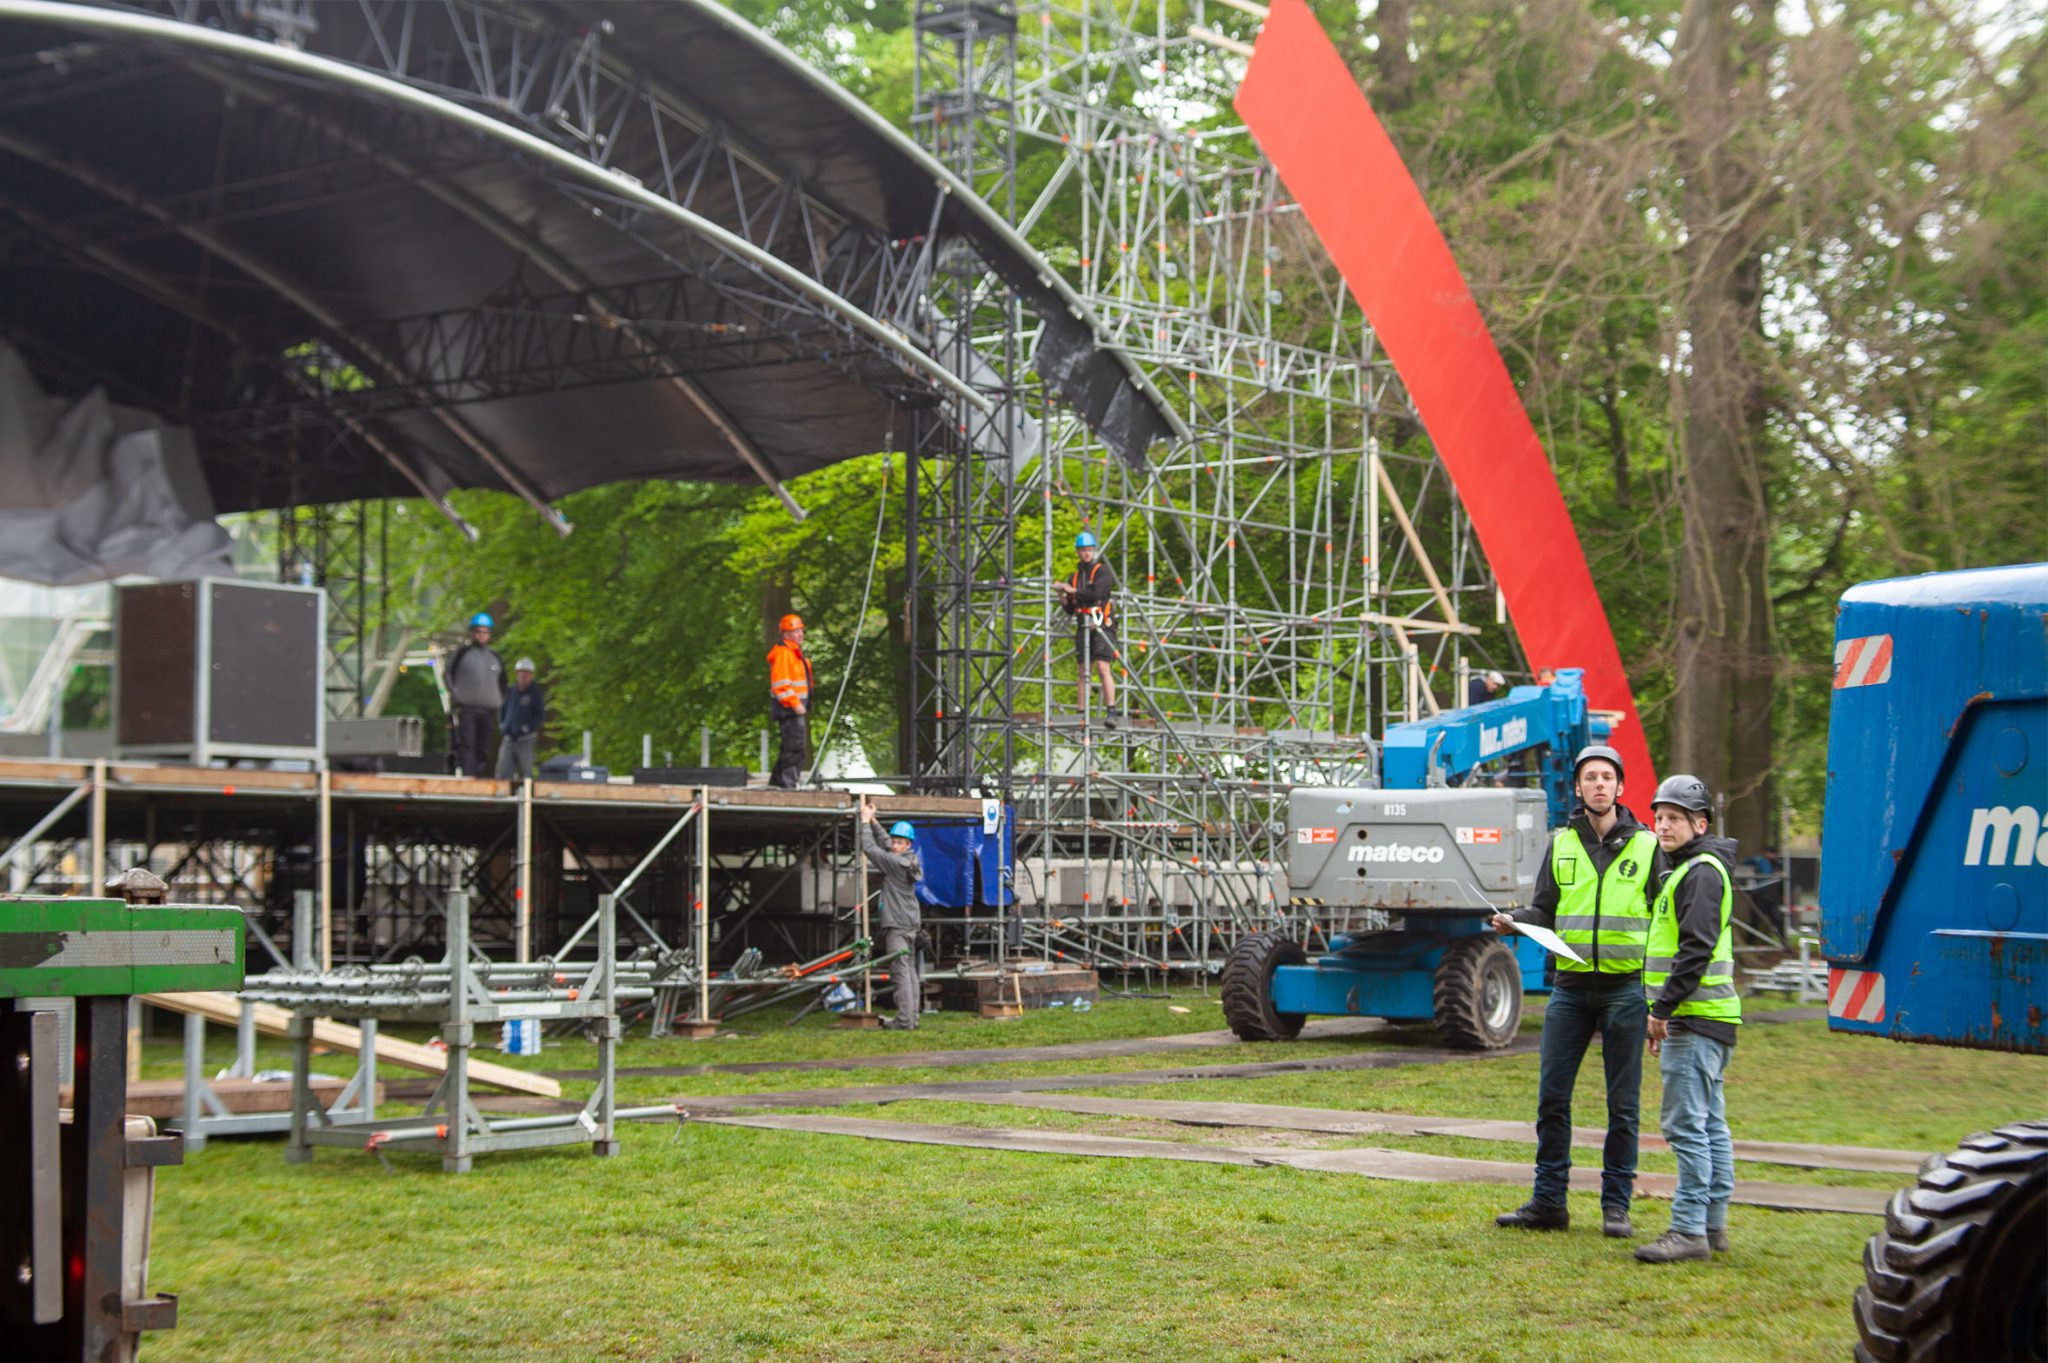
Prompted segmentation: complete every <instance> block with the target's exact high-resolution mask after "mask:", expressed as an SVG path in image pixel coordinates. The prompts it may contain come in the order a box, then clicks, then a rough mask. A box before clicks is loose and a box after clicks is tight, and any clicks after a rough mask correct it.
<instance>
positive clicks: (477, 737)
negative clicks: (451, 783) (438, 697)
mask: <svg viewBox="0 0 2048 1363" xmlns="http://www.w3.org/2000/svg"><path fill="white" fill-rule="evenodd" d="M497 726H498V716H497V715H496V714H495V713H494V712H493V711H491V710H490V709H488V708H486V707H484V706H482V705H458V706H456V707H455V740H454V748H455V774H456V775H457V776H482V775H484V774H485V772H486V771H487V770H488V766H487V763H488V761H489V758H490V754H491V731H492V730H493V729H495V728H497Z"/></svg>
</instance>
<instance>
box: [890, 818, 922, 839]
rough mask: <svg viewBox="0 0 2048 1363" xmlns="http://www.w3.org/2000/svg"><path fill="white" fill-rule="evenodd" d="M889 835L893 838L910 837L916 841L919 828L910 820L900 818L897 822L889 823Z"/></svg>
mask: <svg viewBox="0 0 2048 1363" xmlns="http://www.w3.org/2000/svg"><path fill="white" fill-rule="evenodd" d="M889 836H890V837H892V838H908V839H910V840H911V841H912V842H916V841H917V830H916V829H915V828H912V827H911V826H910V821H909V820H907V819H898V820H897V821H896V822H895V823H892V824H890V825H889Z"/></svg>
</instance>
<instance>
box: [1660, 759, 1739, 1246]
mask: <svg viewBox="0 0 2048 1363" xmlns="http://www.w3.org/2000/svg"><path fill="white" fill-rule="evenodd" d="M1713 808H1714V806H1713V801H1712V800H1711V798H1710V797H1709V796H1708V794H1707V784H1706V782H1704V781H1702V780H1700V779H1699V778H1698V777H1697V776H1672V777H1668V778H1666V780H1665V781H1664V784H1662V785H1660V786H1658V787H1657V793H1656V795H1655V796H1653V797H1652V798H1651V801H1650V814H1651V817H1652V818H1653V819H1654V820H1655V823H1656V828H1657V845H1658V846H1659V847H1661V848H1663V849H1664V852H1665V854H1666V855H1667V856H1669V857H1670V858H1671V874H1670V875H1669V876H1668V877H1666V878H1665V881H1664V886H1663V888H1662V889H1661V890H1659V891H1658V893H1657V897H1656V899H1655V900H1653V901H1652V903H1651V906H1650V940H1649V946H1648V951H1647V954H1646V955H1645V957H1644V961H1643V993H1644V995H1645V996H1646V997H1647V998H1648V1000H1649V1003H1650V1050H1651V1051H1652V1052H1653V1053H1654V1054H1655V1055H1656V1056H1657V1058H1658V1062H1659V1068H1660V1071H1661V1072H1662V1074H1663V1076H1664V1104H1663V1107H1662V1108H1661V1109H1660V1111H1659V1114H1658V1123H1659V1125H1660V1126H1662V1127H1663V1130H1664V1139H1665V1140H1667V1141H1669V1142H1670V1143H1671V1153H1672V1154H1673V1155H1675V1156H1677V1157H1678V1191H1677V1192H1676V1193H1674V1194H1673V1195H1672V1198H1671V1229H1670V1230H1668V1231H1666V1232H1664V1234H1662V1235H1660V1236H1658V1237H1657V1239H1656V1240H1654V1241H1652V1242H1651V1243H1650V1244H1647V1245H1644V1246H1642V1247H1641V1248H1640V1249H1638V1250H1637V1251H1636V1258H1638V1259H1640V1260H1642V1261H1643V1262H1644V1263H1646V1264H1669V1263H1676V1262H1678V1261H1679V1260H1682V1259H1711V1258H1713V1257H1714V1253H1715V1251H1717V1250H1719V1251H1723V1252H1725V1251H1726V1250H1727V1249H1728V1247H1729V1246H1728V1200H1729V1199H1730V1198H1731V1197H1733V1196H1734V1195H1735V1149H1734V1143H1733V1142H1732V1141H1731V1140H1730V1138H1729V1135H1728V1109H1727V1106H1726V1105H1725V1103H1724V1102H1723V1101H1722V1093H1721V1079H1722V1076H1723V1075H1725V1074H1726V1073H1727V1072H1728V1058H1729V1057H1730V1056H1731V1055H1733V1054H1734V1053H1735V1032H1736V1029H1737V1028H1739V1027H1740V1026H1741V1025H1742V998H1741V996H1740V995H1739V994H1737V993H1736V992H1735V939H1734V937H1733V936H1732V933H1733V927H1732V923H1733V916H1734V908H1735V882H1734V878H1733V877H1732V876H1731V874H1730V868H1732V867H1733V866H1734V865H1735V840H1734V839H1732V838H1723V837H1717V836H1715V835H1714V834H1711V833H1709V832H1707V828H1708V827H1709V825H1710V823H1711V821H1712V818H1713Z"/></svg>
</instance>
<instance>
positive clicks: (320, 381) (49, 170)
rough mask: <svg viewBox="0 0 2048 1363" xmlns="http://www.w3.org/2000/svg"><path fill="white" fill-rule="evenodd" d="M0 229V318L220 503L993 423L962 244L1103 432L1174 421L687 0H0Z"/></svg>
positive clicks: (921, 191) (795, 458) (739, 456)
mask: <svg viewBox="0 0 2048 1363" xmlns="http://www.w3.org/2000/svg"><path fill="white" fill-rule="evenodd" d="M964 2H971V3H973V4H974V5H976V6H977V7H978V8H984V9H985V8H988V6H987V5H986V0H964ZM990 12H992V13H999V11H994V10H991V11H990ZM0 243H4V244H0V328H4V332H0V335H4V338H5V339H6V340H8V341H9V342H11V343H12V344H13V345H15V346H16V347H17V348H18V349H19V350H20V351H21V352H22V354H23V355H24V356H26V358H27V360H28V362H29V364H30V365H31V366H32V367H33V368H34V369H35V371H36V372H37V375H38V378H39V379H40V380H41V382H42V383H43V385H44V386H45V387H46V388H48V389H51V390H53V391H82V390H83V389H85V388H88V387H91V386H94V385H103V386H104V387H105V388H106V389H107V390H108V392H109V394H110V395H111V396H112V397H113V399H114V400H115V401H116V402H117V403H121V404H124V405H126V406H128V407H132V408H139V409H142V410H145V411H148V412H151V413H154V414H157V415H158V416H160V417H161V418H163V419H164V420H166V421H169V422H173V423H177V424H181V425H186V426H189V427H191V428H192V430H193V431H194V433H195V435H196V437H197V440H198V446H199V451H200V457H201V461H202V464H203V466H204V469H205V473H206V477H207V482H208V484H209V486H210V488H211V490H212V492H213V496H214V499H215V502H216V504H217V505H218V507H219V508H220V509H221V510H243V509H253V508H260V507H275V506H284V505H292V504H303V503H313V502H321V501H335V500H345V499H353V498H361V497H371V496H383V495H410V494H414V493H425V494H427V495H433V496H438V495H439V494H442V493H445V492H446V491H447V490H449V489H452V488H457V487H489V488H500V489H505V490H508V491H512V492H515V493H518V494H520V495H522V496H525V497H527V498H528V499H529V500H530V501H533V502H534V503H535V504H536V505H537V506H541V507H543V508H545V507H546V505H547V503H549V502H551V501H552V500H553V499H555V498H557V497H560V496H562V495H563V494H565V493H568V492H572V491H575V490H577V489H579V488H585V487H590V486H593V485H596V484H600V483H605V482H611V481H616V480H622V479H639V478H681V479H692V480H714V481H734V482H756V481H759V482H765V483H767V484H770V485H779V484H780V482H781V481H783V480H786V479H788V478H791V477H793V476H795V475H797V474H801V473H804V472H807V471H810V470H813V469H816V468H819V467H821V466H824V465H827V464H830V463H832V462H834V461H837V460H840V459H845V458H848V457H850V456H855V455H860V454H866V453H871V452H873V451H876V450H880V449H883V448H888V447H891V446H892V445H893V446H894V447H896V448H904V447H907V446H908V445H909V443H910V441H911V436H912V427H913V423H916V422H920V421H924V422H929V421H933V420H940V419H945V414H947V413H952V414H954V416H953V418H952V419H953V420H955V421H958V420H960V419H961V417H962V414H964V415H965V417H966V419H968V420H970V421H973V422H979V423H983V425H984V427H985V428H986V429H990V430H993V429H995V428H996V427H997V426H999V425H1000V424H1001V419H1002V413H1003V401H1004V395H1003V388H1002V384H1001V382H1000V381H992V380H991V375H990V373H989V371H987V369H986V367H985V366H981V367H978V366H976V365H975V364H973V363H972V362H970V360H969V358H968V357H967V356H966V355H965V354H964V353H958V352H962V351H964V343H963V342H962V341H960V340H959V333H960V332H961V330H962V329H961V328H959V327H957V326H955V325H953V324H952V319H949V318H947V317H946V316H944V315H943V314H942V313H938V312H935V311H934V309H933V304H932V302H931V300H932V298H933V297H934V296H935V293H937V292H939V290H935V288H934V280H935V279H939V280H942V281H943V278H944V272H945V271H948V270H959V269H960V268H961V257H960V255H959V253H960V252H962V251H964V250H966V249H968V248H971V249H972V251H973V252H974V253H975V254H976V255H978V256H979V257H980V258H981V260H982V261H984V262H986V263H987V265H988V266H989V267H990V268H991V269H992V270H993V271H994V273H995V275H996V276H997V277H999V278H1000V279H1001V280H1002V281H1003V282H1004V283H1005V284H1007V285H1008V286H1009V287H1010V288H1012V289H1014V290H1016V291H1017V292H1018V293H1019V294H1020V295H1021V296H1022V299H1023V302H1024V306H1025V308H1026V310H1027V312H1028V313H1029V314H1030V315H1032V316H1034V317H1036V318H1038V319H1040V323H1041V325H1040V328H1039V337H1038V340H1037V346H1038V350H1037V354H1036V356H1035V362H1036V368H1037V369H1038V371H1039V373H1040V374H1041V375H1042V376H1043V377H1044V378H1045V379H1046V381H1047V382H1048V383H1049V384H1051V385H1052V386H1053V387H1054V388H1055V389H1056V390H1057V391H1058V392H1059V393H1060V394H1061V395H1062V396H1063V397H1064V398H1065V399H1066V400H1068V401H1069V402H1071V403H1072V404H1073V406H1074V407H1075V408H1076V410H1078V411H1079V412H1080V413H1082V414H1083V416H1084V417H1085V418H1086V419H1087V420H1088V421H1089V422H1090V423H1091V425H1093V426H1094V427H1095V428H1096V429H1097V431H1098V432H1099V433H1100V434H1101V435H1102V437H1103V439H1104V441H1105V443H1106V444H1107V445H1108V446H1109V447H1110V448H1111V449H1113V450H1115V451H1117V452H1118V453H1119V454H1121V455H1123V456H1124V457H1125V458H1127V459H1133V460H1136V459H1140V458H1142V457H1143V453H1144V450H1145V449H1146V447H1147V446H1148V445H1149V444H1150V443H1151V442H1152V441H1154V440H1156V439H1159V438H1162V437H1165V436H1168V435H1170V434H1172V433H1173V419H1172V418H1171V417H1169V416H1168V415H1167V414H1166V410H1165V407H1164V404H1163V403H1162V402H1161V401H1160V400H1159V399H1158V396H1157V394H1156V393H1154V392H1153V391H1152V390H1151V389H1150V387H1149V385H1148V384H1147V382H1146V381H1145V380H1144V378H1143V377H1142V375H1141V374H1140V372H1139V371H1138V369H1137V368H1136V367H1135V365H1133V364H1132V363H1131V362H1130V361H1129V360H1128V359H1127V358H1126V357H1124V356H1123V355H1121V354H1120V353H1119V352H1117V351H1116V350H1114V349H1113V348H1111V347H1109V346H1106V345H1104V344H1102V343H1100V342H1099V341H1098V339H1097V335H1096V331H1095V326H1094V323H1093V320H1092V319H1091V318H1089V317H1088V315H1087V313H1086V310H1085V309H1084V307H1083V306H1082V304H1081V303H1080V301H1079V299H1078V298H1077V297H1076V296H1075V295H1074V294H1073V292H1072V290H1071V289H1070V288H1068V287H1067V286H1066V284H1065V283H1064V281H1062V280H1060V279H1059V278H1058V277H1057V275H1056V274H1055V273H1054V272H1053V270H1052V269H1051V268H1050V267H1049V266H1048V265H1047V264H1046V262H1045V261H1044V260H1043V259H1041V258H1040V257H1039V256H1038V255H1037V254H1036V253H1035V252H1034V251H1033V250H1032V249H1031V248H1030V247H1029V246H1028V245H1026V244H1025V243H1024V241H1023V240H1022V239H1021V238H1020V237H1018V236H1017V235H1016V233H1015V232H1014V231H1012V230H1011V229H1010V228H1009V227H1008V226H1007V225H1006V224H1004V223H1003V222H1002V221H1001V219H1000V218H999V217H998V216H997V215H996V214H994V213H993V212H992V211H991V210H990V209H989V208H988V206H987V205H986V204H984V203H983V202H982V201H981V200H980V199H979V198H977V197H976V196H975V195H973V194H972V193H970V192H967V191H966V188H965V186H964V185H962V184H960V183H959V182H958V181H956V180H954V179H953V178H952V177H951V176H950V175H949V174H948V173H947V172H946V171H945V170H944V169H943V168H942V167H941V166H940V165H939V164H938V163H937V162H936V161H934V160H933V159H932V158H931V157H930V156H928V155H926V154H925V153H924V152H923V151H922V150H920V149H919V148H917V147H916V146H915V145H914V144H912V143H911V142H910V141H909V140H908V139H906V138H905V137H903V136H902V135H901V134H900V133H899V132H897V131H896V130H895V129H894V128H892V127H890V126H889V125H887V124H886V123H885V122H883V121H882V120H881V119H880V118H879V117H878V116H876V115H875V114H874V113H873V111H871V110H869V109H867V108H866V107H865V106H864V105H861V104H860V103H859V102H858V101H856V100H854V99H852V98H851V97H850V96H848V95H847V94H846V93H845V92H844V91H843V90H841V89H840V88H839V87H837V86H835V85H833V84H832V83H831V82H830V81H828V80H827V79H825V78H824V77H823V76H821V75H819V74H818V73H816V72H814V71H812V70H810V69H809V68H807V67H805V66H804V65H803V64H802V63H800V62H798V61H797V60H795V59H794V58H793V57H792V56H791V54H789V53H788V52H787V51H786V50H785V49H783V48H781V47H780V46H779V45H777V44H776V43H774V42H773V41H772V40H770V39H768V38H766V37H765V36H763V35H762V34H761V33H759V32H758V31H757V30H754V29H753V28H751V27H749V26H748V25H746V24H745V23H744V22H743V21H741V20H739V19H738V18H736V17H735V16H733V15H732V14H730V13H729V12H727V11H725V10H724V9H722V8H721V7H719V6H718V5H716V4H712V3H709V0H665V2H664V3H655V2H654V0H558V2H556V3H540V2H538V0H534V2H529V3H488V4H486V3H481V0H478V2H477V3H464V2H460V0H458V3H451V4H445V5H444V4H432V5H428V4H406V3H394V4H385V3H364V4H361V5H356V4H338V3H337V4H310V3H300V2H299V0H267V2H266V3H265V4H263V5H249V4H246V3H237V0H173V2H170V3H159V4H153V5H142V6H138V7H129V8H124V9H120V10H115V9H105V8H99V7H94V6H87V5H77V4H68V3H37V0H0Z"/></svg>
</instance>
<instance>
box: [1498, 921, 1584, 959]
mask: <svg viewBox="0 0 2048 1363" xmlns="http://www.w3.org/2000/svg"><path fill="white" fill-rule="evenodd" d="M1515 931H1516V932H1519V933H1521V934H1522V935H1523V936H1524V937H1531V938H1534V939H1535V941H1536V945H1538V946H1540V947H1542V948H1543V949H1544V950H1545V951H1547V952H1549V953H1550V954H1551V955H1553V956H1562V957H1564V958H1565V959H1566V960H1568V961H1577V962H1578V963H1579V964H1580V965H1584V964H1585V963H1586V958H1585V957H1583V956H1581V955H1579V953H1578V952H1576V951H1573V950H1572V949H1571V947H1570V946H1569V945H1567V944H1566V942H1565V940H1564V938H1562V937H1560V936H1558V935H1557V934H1556V933H1554V932H1552V931H1551V930H1550V929H1549V928H1539V927H1537V926H1536V925H1535V924H1534V923H1517V924H1515Z"/></svg>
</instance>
